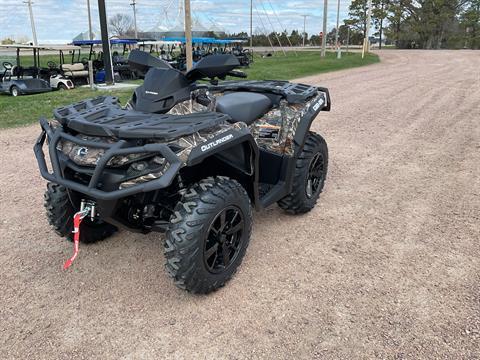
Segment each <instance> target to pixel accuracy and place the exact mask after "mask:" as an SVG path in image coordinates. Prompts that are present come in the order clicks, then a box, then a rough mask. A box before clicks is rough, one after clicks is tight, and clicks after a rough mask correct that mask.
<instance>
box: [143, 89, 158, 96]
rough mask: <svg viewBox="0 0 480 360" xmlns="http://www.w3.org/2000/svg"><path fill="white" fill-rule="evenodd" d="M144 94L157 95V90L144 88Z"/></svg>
mask: <svg viewBox="0 0 480 360" xmlns="http://www.w3.org/2000/svg"><path fill="white" fill-rule="evenodd" d="M145 94H152V95H158V92H155V91H148V90H145Z"/></svg>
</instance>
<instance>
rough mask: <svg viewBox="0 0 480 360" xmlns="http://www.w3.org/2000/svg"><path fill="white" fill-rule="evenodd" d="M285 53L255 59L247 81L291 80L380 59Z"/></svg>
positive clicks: (370, 55) (373, 55) (329, 54)
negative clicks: (338, 57)
mask: <svg viewBox="0 0 480 360" xmlns="http://www.w3.org/2000/svg"><path fill="white" fill-rule="evenodd" d="M297 54H298V56H295V53H293V52H287V56H283V54H281V53H277V54H275V56H273V57H269V58H263V59H262V58H261V57H255V62H254V64H253V65H252V67H251V68H250V69H247V71H246V72H247V73H248V78H249V79H276V80H291V79H296V78H300V77H304V76H309V75H315V74H320V73H325V72H330V71H337V70H343V69H349V68H354V67H358V66H364V65H369V64H373V63H377V62H379V61H380V58H379V57H378V56H377V55H375V54H372V53H370V54H367V55H366V57H365V58H364V59H362V55H361V54H360V53H349V54H346V53H344V54H342V58H341V59H340V60H338V59H337V55H336V53H332V52H327V56H326V58H324V59H322V58H321V57H320V53H319V52H316V51H304V52H297Z"/></svg>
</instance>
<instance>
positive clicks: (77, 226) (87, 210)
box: [63, 206, 91, 270]
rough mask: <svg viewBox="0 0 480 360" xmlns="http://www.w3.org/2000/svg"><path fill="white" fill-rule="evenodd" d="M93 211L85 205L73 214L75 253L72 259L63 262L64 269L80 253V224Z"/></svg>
mask: <svg viewBox="0 0 480 360" xmlns="http://www.w3.org/2000/svg"><path fill="white" fill-rule="evenodd" d="M90 211H91V208H90V207H88V206H85V208H84V209H82V210H80V211H79V212H77V213H76V214H75V215H74V216H73V255H72V257H71V258H70V259H68V260H67V261H65V264H63V270H67V269H68V268H69V267H70V266H71V265H72V263H73V260H75V258H76V257H77V255H78V250H79V244H80V224H81V223H82V220H83V219H84V218H85V216H87V215H88V214H89V213H90Z"/></svg>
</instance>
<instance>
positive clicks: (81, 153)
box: [77, 147, 88, 157]
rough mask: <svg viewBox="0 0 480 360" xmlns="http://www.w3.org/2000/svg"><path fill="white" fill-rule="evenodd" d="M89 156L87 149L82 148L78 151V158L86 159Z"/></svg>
mask: <svg viewBox="0 0 480 360" xmlns="http://www.w3.org/2000/svg"><path fill="white" fill-rule="evenodd" d="M87 154H88V149H87V148H84V147H82V148H80V149H78V150H77V156H80V157H85V156H87Z"/></svg>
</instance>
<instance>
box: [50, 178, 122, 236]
mask: <svg viewBox="0 0 480 360" xmlns="http://www.w3.org/2000/svg"><path fill="white" fill-rule="evenodd" d="M44 199H45V202H44V206H45V210H46V212H47V219H48V222H49V223H50V225H51V226H52V227H53V230H55V232H56V233H57V234H58V235H60V236H62V237H65V238H67V239H68V240H70V241H73V216H74V215H75V213H76V211H77V210H76V209H74V207H73V206H72V203H71V202H70V198H69V196H68V192H67V189H66V188H65V187H64V186H62V185H58V184H54V183H48V184H47V191H45V195H44ZM81 230H82V231H81V232H80V242H83V243H94V242H97V241H100V240H104V239H106V238H108V237H109V236H111V235H113V233H115V232H116V231H117V228H116V227H115V226H113V225H110V224H108V223H105V222H103V221H95V222H92V221H91V220H90V218H88V217H86V218H85V219H84V221H83V222H82V227H81Z"/></svg>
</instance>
